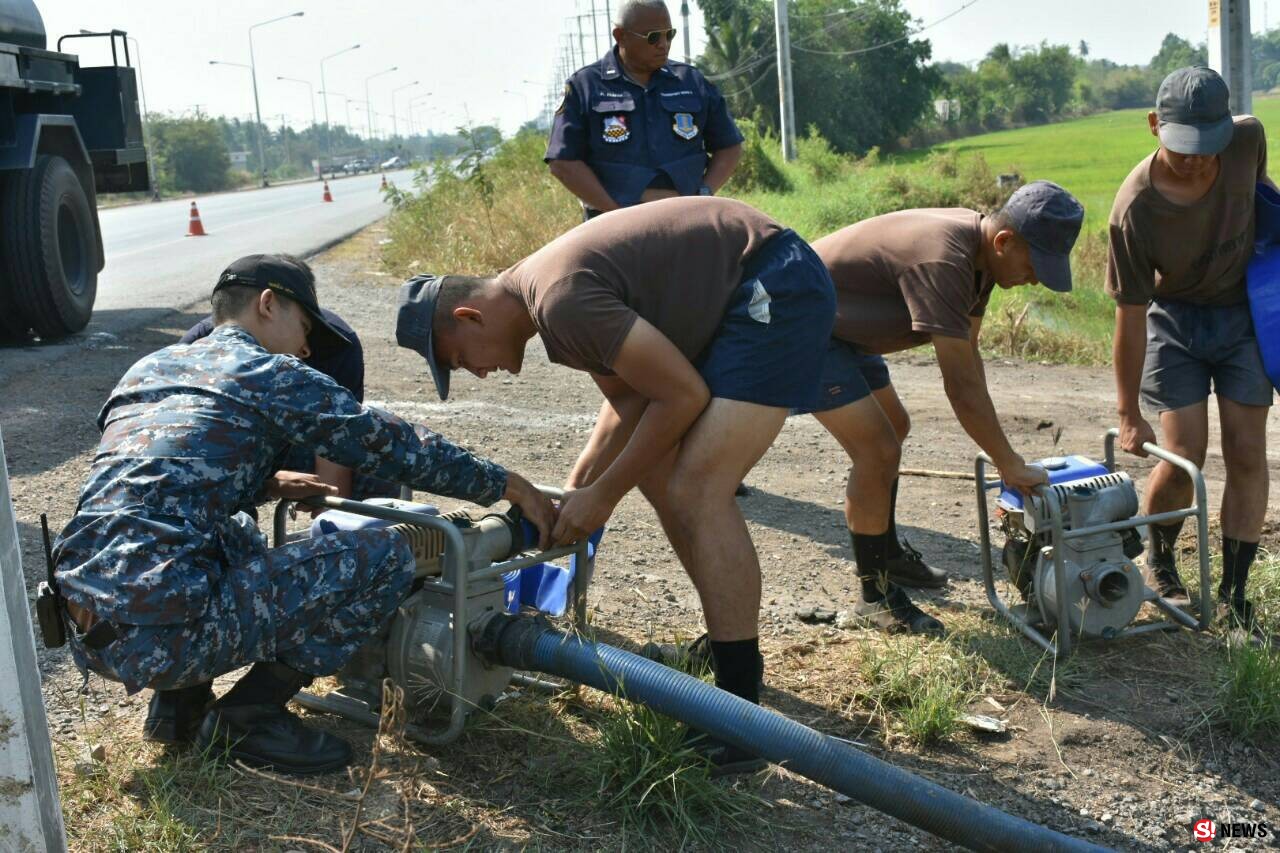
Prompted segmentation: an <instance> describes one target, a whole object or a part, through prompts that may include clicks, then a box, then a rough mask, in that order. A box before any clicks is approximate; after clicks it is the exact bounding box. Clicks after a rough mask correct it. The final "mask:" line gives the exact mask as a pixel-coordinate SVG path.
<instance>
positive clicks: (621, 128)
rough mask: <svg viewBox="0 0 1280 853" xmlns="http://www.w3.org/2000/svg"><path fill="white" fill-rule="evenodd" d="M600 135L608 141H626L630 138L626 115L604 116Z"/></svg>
mask: <svg viewBox="0 0 1280 853" xmlns="http://www.w3.org/2000/svg"><path fill="white" fill-rule="evenodd" d="M602 136H603V137H604V141H605V142H609V143H617V142H626V141H627V140H628V139H630V138H631V129H630V128H629V127H627V117H626V116H620V115H619V116H605V117H604V132H603V134H602Z"/></svg>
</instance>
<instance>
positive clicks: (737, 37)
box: [699, 5, 772, 116]
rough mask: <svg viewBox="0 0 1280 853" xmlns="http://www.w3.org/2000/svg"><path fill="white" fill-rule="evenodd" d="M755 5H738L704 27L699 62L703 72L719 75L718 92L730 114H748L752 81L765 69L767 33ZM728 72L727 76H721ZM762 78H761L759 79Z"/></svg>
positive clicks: (770, 39)
mask: <svg viewBox="0 0 1280 853" xmlns="http://www.w3.org/2000/svg"><path fill="white" fill-rule="evenodd" d="M761 12H762V10H761V9H759V8H751V7H748V6H746V5H743V6H738V7H736V8H734V9H732V10H730V11H729V12H728V15H727V16H726V17H725V18H724V19H723V20H720V21H719V22H718V23H716V24H714V25H711V26H708V27H707V47H706V50H705V51H703V54H702V58H701V60H700V62H699V64H700V65H701V66H702V70H703V72H704V73H706V74H710V75H712V76H713V77H719V78H721V79H720V80H719V81H718V82H720V84H721V85H720V89H721V92H722V93H723V94H724V96H725V100H726V101H728V104H729V112H730V113H731V114H733V115H734V116H746V115H750V114H751V111H752V109H753V108H754V106H755V90H756V89H757V88H759V84H757V85H755V86H752V85H751V83H752V81H754V80H756V79H757V78H759V77H761V76H766V77H767V76H772V75H770V74H769V73H768V72H769V64H770V58H769V47H770V44H771V42H772V38H771V35H772V34H771V33H770V32H769V31H768V28H767V27H766V23H767V21H766V19H765V17H764V16H763V14H761ZM725 75H729V76H727V77H726V76H725ZM762 82H763V81H762Z"/></svg>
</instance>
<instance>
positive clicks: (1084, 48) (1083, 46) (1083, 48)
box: [1077, 39, 1089, 59]
mask: <svg viewBox="0 0 1280 853" xmlns="http://www.w3.org/2000/svg"><path fill="white" fill-rule="evenodd" d="M1077 52H1078V53H1079V54H1080V58H1081V59H1088V58H1089V43H1088V42H1087V41H1085V40H1084V39H1080V47H1079V48H1078V49H1077Z"/></svg>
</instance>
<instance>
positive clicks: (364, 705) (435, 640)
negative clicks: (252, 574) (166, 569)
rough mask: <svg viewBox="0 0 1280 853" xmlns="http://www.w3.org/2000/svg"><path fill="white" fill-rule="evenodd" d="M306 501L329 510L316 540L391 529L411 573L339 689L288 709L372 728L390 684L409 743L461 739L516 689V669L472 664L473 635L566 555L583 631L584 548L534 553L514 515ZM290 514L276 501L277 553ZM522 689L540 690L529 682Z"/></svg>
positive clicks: (391, 503)
mask: <svg viewBox="0 0 1280 853" xmlns="http://www.w3.org/2000/svg"><path fill="white" fill-rule="evenodd" d="M544 491H545V492H547V493H548V494H552V495H553V496H559V495H560V494H561V493H560V492H559V491H557V490H553V489H544ZM306 502H307V503H311V504H314V505H322V506H325V507H327V508H328V509H329V511H328V512H325V513H324V514H322V515H321V516H320V517H319V518H318V519H317V520H316V522H315V523H314V525H313V531H312V532H313V533H326V532H332V531H334V530H351V529H358V528H361V527H369V526H393V527H395V528H396V529H397V530H399V531H400V532H401V533H402V534H403V535H404V536H405V538H406V539H408V540H409V543H410V546H411V547H412V549H413V553H414V559H415V562H416V570H415V575H414V581H413V585H412V587H411V592H410V594H409V596H408V598H406V599H405V601H404V603H403V604H401V605H400V607H399V609H398V610H397V612H396V615H395V616H394V617H393V618H392V619H391V621H390V623H389V624H388V625H386V626H385V627H384V628H383V630H382V631H380V632H379V633H378V634H377V635H375V636H374V637H372V638H371V639H370V640H369V641H368V642H367V643H366V644H365V645H364V646H363V647H361V649H360V650H359V651H358V652H357V653H356V654H355V655H354V656H353V657H352V658H351V659H350V660H349V661H348V662H347V663H346V665H345V666H344V667H343V668H342V670H341V671H340V672H339V673H338V674H337V681H338V688H337V689H336V690H333V691H330V692H329V693H327V694H326V695H324V696H318V695H315V694H312V693H308V692H302V693H299V694H298V696H297V697H296V698H295V701H297V702H298V703H299V704H301V705H303V706H304V707H307V708H310V709H312V710H316V711H327V712H330V713H336V714H339V715H341V716H344V717H347V718H349V719H353V720H357V721H360V722H366V723H370V724H373V725H376V724H377V714H378V710H379V705H380V702H381V696H382V682H383V679H385V678H390V679H391V680H392V681H393V682H394V683H395V684H397V685H398V686H400V687H401V688H402V689H403V691H404V705H405V711H406V713H407V717H408V720H409V722H410V725H408V726H407V727H406V734H407V735H408V736H409V737H411V738H412V739H414V740H417V741H419V742H422V743H427V744H439V743H447V742H449V741H451V740H453V739H455V738H456V737H457V736H458V735H459V734H461V733H462V729H463V726H464V725H465V723H466V720H467V718H468V717H469V716H470V715H471V714H473V713H475V712H476V711H477V710H486V709H489V708H492V707H493V706H494V704H495V703H496V702H497V700H498V698H499V697H500V696H501V695H502V694H503V692H504V691H505V690H506V689H507V687H508V685H509V684H510V683H511V681H512V680H513V678H514V679H516V680H521V676H520V675H519V674H518V673H516V672H515V671H514V669H513V668H511V667H504V666H498V665H495V664H493V663H492V662H491V661H489V660H485V659H483V658H481V657H480V656H478V655H477V654H476V652H475V650H474V647H473V646H474V644H473V642H472V637H471V635H470V630H472V629H473V628H474V626H476V625H478V624H480V622H481V621H482V620H481V617H483V616H484V615H485V614H487V613H501V612H503V611H505V610H507V609H508V608H507V604H508V594H509V590H510V587H511V584H512V582H513V578H514V579H515V582H516V583H517V584H518V583H519V580H518V577H517V576H516V575H515V573H517V572H520V571H523V570H525V569H530V568H533V567H536V566H538V565H541V564H544V563H546V562H549V561H551V560H555V559H557V558H560V557H564V556H572V558H573V565H574V568H575V571H574V575H573V581H572V584H573V587H572V591H571V595H570V597H569V600H570V602H571V606H572V611H573V621H574V622H575V624H576V625H577V626H579V627H580V626H581V625H583V624H585V616H586V614H585V593H586V588H587V585H588V584H589V583H590V579H591V574H592V552H591V550H590V549H591V543H590V542H589V541H588V540H583V541H582V542H579V543H576V544H574V545H570V546H566V547H563V548H554V549H551V550H549V551H543V552H536V551H537V549H536V548H533V549H530V548H529V547H528V546H529V544H530V543H529V542H528V541H527V537H526V534H525V532H524V529H523V526H522V524H521V522H520V519H519V516H518V515H516V514H514V512H513V513H507V514H499V513H490V514H488V515H484V516H482V517H478V518H474V517H472V516H471V515H470V514H469V513H468V512H467V511H465V510H457V511H454V512H449V513H445V514H443V515H441V514H439V513H438V512H437V511H436V510H435V508H434V507H431V506H426V505H423V504H415V503H412V502H409V501H405V500H387V499H377V498H375V499H371V500H368V501H362V502H357V501H348V500H342V499H340V498H323V499H308V500H307V501H306ZM288 506H289V504H288V503H287V502H284V501H282V502H281V503H280V504H279V505H278V507H277V509H276V517H275V543H276V544H277V545H279V544H282V543H283V542H284V541H285V540H286V527H287V512H288ZM535 552H536V553H535ZM524 681H525V682H526V683H527V682H530V681H532V682H534V683H535V684H536V683H537V680H536V679H533V678H529V677H527V676H526V677H524Z"/></svg>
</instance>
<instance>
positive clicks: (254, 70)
mask: <svg viewBox="0 0 1280 853" xmlns="http://www.w3.org/2000/svg"><path fill="white" fill-rule="evenodd" d="M304 14H306V13H305V12H294V13H292V14H289V15H281V16H280V17H278V18H272V19H271V20H269V21H260V22H259V23H256V24H254V25H253V26H251V27H249V74H250V76H252V77H253V111H254V113H255V114H256V115H257V117H258V130H257V136H258V162H259V164H260V165H261V167H262V185H263V186H264V187H265V186H267V154H266V150H265V149H264V148H263V147H262V107H260V106H259V105H258V64H257V62H255V61H254V58H253V31H254V30H256V29H257V28H258V27H265V26H266V25H267V24H274V23H275V22H276V21H283V20H285V19H286V18H301V17H302V16H303V15H304Z"/></svg>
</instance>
